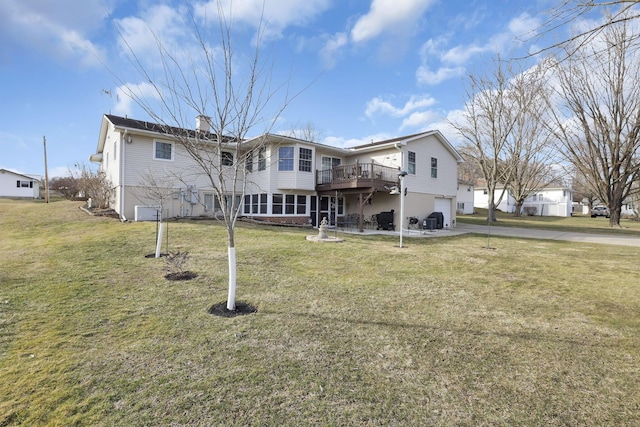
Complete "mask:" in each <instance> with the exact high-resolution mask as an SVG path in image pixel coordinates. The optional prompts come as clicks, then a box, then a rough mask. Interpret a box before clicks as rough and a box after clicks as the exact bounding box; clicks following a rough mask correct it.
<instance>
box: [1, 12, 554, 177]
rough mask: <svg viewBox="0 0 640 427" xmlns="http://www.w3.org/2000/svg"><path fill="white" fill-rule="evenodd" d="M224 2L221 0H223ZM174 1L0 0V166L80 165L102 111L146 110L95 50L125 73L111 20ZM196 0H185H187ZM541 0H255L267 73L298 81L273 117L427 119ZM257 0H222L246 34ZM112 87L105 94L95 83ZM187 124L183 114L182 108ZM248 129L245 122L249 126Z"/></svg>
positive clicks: (140, 18) (58, 170)
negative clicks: (295, 92) (270, 61)
mask: <svg viewBox="0 0 640 427" xmlns="http://www.w3.org/2000/svg"><path fill="white" fill-rule="evenodd" d="M223 1H225V2H228V1H229V0H223ZM176 3H177V4H182V1H177V2H173V1H171V0H166V1H154V0H139V1H130V0H83V1H78V0H3V1H2V2H0V16H2V17H3V25H2V26H1V27H0V81H1V83H0V100H1V101H0V109H1V111H0V168H4V169H10V170H14V171H17V172H21V173H29V174H39V175H44V160H43V158H44V155H43V143H42V142H43V136H46V139H47V154H48V166H49V175H50V177H51V176H61V175H66V174H67V170H68V168H69V167H72V166H73V165H74V164H76V163H79V162H81V163H85V164H87V165H89V164H90V163H89V160H88V157H89V156H90V155H91V154H93V153H94V152H95V149H96V146H97V140H98V133H99V130H100V123H101V118H102V115H103V114H106V113H112V114H116V115H123V116H124V115H127V116H129V117H132V118H137V119H143V120H147V119H148V117H147V116H146V115H145V114H144V113H143V112H142V110H141V109H140V108H139V107H137V106H136V104H135V103H133V102H131V101H130V100H129V99H128V98H127V97H126V96H123V95H122V94H121V92H120V91H119V89H118V88H119V85H120V84H119V83H118V79H116V78H115V77H114V76H113V74H112V73H111V72H109V70H108V69H107V68H106V66H105V65H104V64H110V66H111V67H113V68H117V69H118V73H121V74H118V76H119V77H120V78H121V79H122V80H123V81H127V82H129V83H131V84H133V85H135V84H138V83H140V80H139V77H138V75H137V74H133V73H131V74H128V73H129V72H128V71H127V68H126V67H119V66H117V64H119V63H122V62H123V57H124V56H126V54H125V52H123V50H122V44H121V40H120V39H119V37H118V33H117V31H116V28H120V29H121V31H122V32H123V33H124V34H128V35H129V40H130V41H131V42H132V43H136V44H138V45H144V43H145V40H144V35H143V32H141V31H140V28H141V23H142V22H146V23H148V24H149V25H150V26H152V27H153V28H154V30H155V31H157V32H158V33H161V34H164V35H167V36H168V37H169V36H171V35H172V34H176V33H178V32H179V19H177V17H179V16H181V14H180V12H178V11H177V10H178V9H177V8H178V7H179V6H177V5H176ZM194 3H197V1H194ZM552 3H554V2H553V1H551V0H539V1H535V0H475V1H474V0H304V1H300V0H266V1H265V16H266V18H267V21H266V22H267V28H266V34H265V35H266V41H267V42H268V45H269V46H270V47H271V49H272V50H270V53H271V54H272V55H273V57H274V58H275V59H276V61H277V63H278V66H277V67H276V68H275V69H274V70H275V72H276V73H283V74H281V75H276V76H275V78H276V79H278V78H279V79H280V80H281V81H283V80H285V79H288V76H289V74H288V73H291V74H290V75H291V79H290V81H291V84H292V86H293V87H294V89H300V88H302V87H305V86H306V85H307V84H309V83H311V85H310V86H309V87H308V88H306V89H305V90H304V91H303V92H302V93H301V94H300V95H299V96H298V97H297V98H296V99H295V100H294V101H293V102H292V103H291V104H290V105H289V107H288V108H287V109H286V110H285V111H284V112H283V113H282V115H281V116H280V119H279V121H278V127H279V129H274V131H286V130H289V129H291V128H294V127H296V126H299V125H301V124H302V125H304V124H306V123H312V124H313V126H314V127H315V129H316V130H317V132H318V133H319V134H320V136H321V140H320V141H319V142H323V143H326V144H330V145H336V146H352V145H356V144H360V143H365V142H370V141H371V140H381V139H386V138H392V137H397V136H401V135H407V134H412V133H416V132H420V131H423V130H428V129H438V130H440V131H441V132H442V133H443V134H444V135H445V136H446V137H447V138H449V139H450V140H451V141H452V142H454V143H455V140H456V136H455V134H454V133H453V132H452V131H451V129H450V127H449V126H448V125H447V120H448V119H449V118H451V117H455V115H456V114H457V113H458V111H459V110H460V109H461V108H462V105H463V103H464V96H465V95H464V77H465V75H466V74H467V73H473V72H478V71H482V70H483V68H485V67H487V66H488V64H489V63H490V61H491V59H492V57H494V56H495V55H496V54H500V55H501V56H502V57H503V58H508V57H514V56H521V55H522V54H524V53H526V52H527V51H528V50H530V49H532V46H531V45H530V44H529V43H527V41H526V38H528V37H529V36H530V35H532V34H533V33H535V31H536V29H537V28H539V25H540V24H541V21H542V19H543V16H542V15H541V12H542V11H544V10H546V9H547V8H548V7H549V6H550V4H552ZM262 4H263V1H262V0H235V1H234V16H235V17H236V19H237V20H238V22H240V23H241V24H242V28H244V29H245V32H246V35H247V37H246V38H243V39H238V40H246V41H247V43H246V45H240V44H239V45H236V49H238V50H241V49H245V48H246V49H251V48H252V46H251V42H250V40H251V38H252V37H251V35H252V34H255V25H256V23H257V21H258V18H259V14H258V13H256V11H258V10H260V9H261V7H262ZM107 92H108V93H110V94H111V95H109V94H108V93H107ZM194 125H195V118H194ZM259 131H260V130H259V129H258V130H257V131H256V133H259Z"/></svg>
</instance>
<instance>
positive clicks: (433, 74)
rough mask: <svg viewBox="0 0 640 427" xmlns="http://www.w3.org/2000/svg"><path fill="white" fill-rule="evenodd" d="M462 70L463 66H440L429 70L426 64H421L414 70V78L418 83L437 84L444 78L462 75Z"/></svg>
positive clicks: (463, 70)
mask: <svg viewBox="0 0 640 427" xmlns="http://www.w3.org/2000/svg"><path fill="white" fill-rule="evenodd" d="M464 72H465V68H464V67H453V68H451V67H442V68H439V69H438V70H436V71H431V70H430V69H429V68H428V67H427V66H425V65H421V66H420V67H418V70H417V71H416V80H417V81H418V83H419V84H427V85H437V84H439V83H442V82H443V81H445V80H449V79H451V78H454V77H459V76H462V75H463V74H464Z"/></svg>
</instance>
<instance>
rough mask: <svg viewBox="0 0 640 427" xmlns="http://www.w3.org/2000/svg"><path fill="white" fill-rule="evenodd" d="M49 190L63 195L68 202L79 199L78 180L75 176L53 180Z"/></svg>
mask: <svg viewBox="0 0 640 427" xmlns="http://www.w3.org/2000/svg"><path fill="white" fill-rule="evenodd" d="M49 188H50V189H51V190H54V191H57V192H58V193H60V194H62V196H63V197H64V198H65V199H67V200H72V199H73V198H75V197H78V192H79V189H78V180H77V179H76V178H74V177H73V176H61V177H55V178H52V179H51V180H50V182H49Z"/></svg>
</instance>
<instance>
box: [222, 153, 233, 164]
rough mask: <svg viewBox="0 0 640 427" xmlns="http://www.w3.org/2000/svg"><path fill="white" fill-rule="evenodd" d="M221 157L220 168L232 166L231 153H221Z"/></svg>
mask: <svg viewBox="0 0 640 427" xmlns="http://www.w3.org/2000/svg"><path fill="white" fill-rule="evenodd" d="M221 157H222V160H221V161H222V166H233V153H230V152H228V151H223V152H222V156H221Z"/></svg>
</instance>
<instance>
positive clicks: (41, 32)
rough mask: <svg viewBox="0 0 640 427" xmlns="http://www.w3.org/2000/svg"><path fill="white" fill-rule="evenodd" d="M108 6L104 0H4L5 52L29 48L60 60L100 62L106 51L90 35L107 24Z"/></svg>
mask: <svg viewBox="0 0 640 427" xmlns="http://www.w3.org/2000/svg"><path fill="white" fill-rule="evenodd" d="M105 7H106V5H105V2H103V1H101V0H86V1H82V2H78V1H75V0H57V1H55V2H45V1H38V0H4V1H2V2H0V16H2V26H1V27H0V44H2V45H3V49H4V50H5V54H7V52H13V51H18V50H23V49H25V48H28V49H32V50H35V51H36V52H39V53H41V54H43V55H46V56H50V57H52V58H55V59H56V60H60V61H69V60H75V61H78V62H79V63H80V64H82V65H84V66H96V65H98V64H100V58H101V57H102V51H101V50H100V48H99V47H98V46H96V45H95V44H94V43H93V42H91V40H90V35H91V34H92V33H93V32H95V31H96V29H99V28H101V27H102V26H103V25H104V23H105V19H106V17H107V11H106V9H105ZM71 11H72V12H71Z"/></svg>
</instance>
